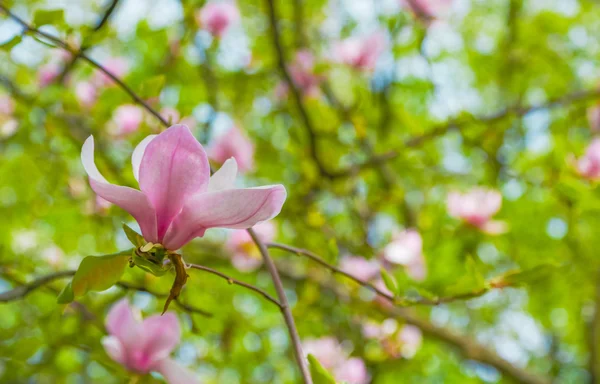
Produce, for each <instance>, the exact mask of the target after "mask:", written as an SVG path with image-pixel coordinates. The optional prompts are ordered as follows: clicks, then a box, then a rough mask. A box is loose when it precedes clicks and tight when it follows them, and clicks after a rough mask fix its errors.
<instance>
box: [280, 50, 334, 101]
mask: <svg viewBox="0 0 600 384" xmlns="http://www.w3.org/2000/svg"><path fill="white" fill-rule="evenodd" d="M314 67H315V58H314V56H313V54H312V53H311V52H310V51H308V50H306V49H303V50H300V51H298V52H296V57H295V58H294V62H293V63H292V64H291V65H290V67H289V71H290V76H291V77H292V81H293V82H294V84H295V85H296V87H298V89H299V90H300V91H301V92H302V93H304V94H305V95H308V96H315V95H317V94H318V93H319V84H320V83H321V81H322V80H323V78H322V77H321V76H318V75H315V74H314ZM283 86H284V87H285V89H281V90H278V93H279V95H281V93H282V92H283V91H285V93H286V94H287V87H286V86H285V84H284V85H283Z"/></svg>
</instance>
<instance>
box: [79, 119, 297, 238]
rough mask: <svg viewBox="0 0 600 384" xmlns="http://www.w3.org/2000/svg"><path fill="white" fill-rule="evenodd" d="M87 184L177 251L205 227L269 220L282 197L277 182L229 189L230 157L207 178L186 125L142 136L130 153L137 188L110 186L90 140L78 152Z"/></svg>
mask: <svg viewBox="0 0 600 384" xmlns="http://www.w3.org/2000/svg"><path fill="white" fill-rule="evenodd" d="M81 161H82V162H83V166H84V168H85V171H86V173H87V174H88V176H89V178H90V185H91V187H92V189H93V190H94V192H96V194H98V195H99V196H100V197H102V198H104V199H106V200H108V201H110V202H111V203H113V204H115V205H118V206H119V207H121V208H123V209H124V210H126V211H127V212H129V213H130V214H131V215H132V216H133V217H134V218H135V219H136V221H137V222H138V224H139V226H140V229H141V231H142V235H143V236H144V238H145V239H146V241H148V242H152V243H159V244H162V245H163V246H164V247H165V248H166V249H168V250H176V249H179V248H181V247H182V246H184V245H185V244H186V243H188V242H189V241H191V240H192V239H194V238H196V237H201V236H203V235H204V232H205V231H206V230H207V229H209V228H214V227H221V228H232V229H245V228H250V227H252V226H253V225H255V224H257V223H259V222H261V221H265V220H269V219H272V218H273V217H275V216H277V215H278V214H279V212H280V211H281V207H282V206H283V203H284V201H285V198H286V190H285V188H284V187H283V186H282V185H270V186H264V187H257V188H244V189H237V188H234V184H235V177H236V174H237V163H236V161H235V159H229V160H227V161H225V163H224V164H223V166H222V167H221V169H219V170H218V171H217V172H215V173H214V174H213V175H212V176H210V165H209V163H208V158H207V157H206V153H205V152H204V149H203V148H202V145H200V143H199V142H198V141H197V140H196V138H195V137H194V136H193V135H192V133H191V132H190V130H189V128H188V127H186V126H185V125H174V126H172V127H170V128H169V129H167V130H166V131H164V132H162V133H160V134H159V135H150V136H148V137H146V138H145V139H144V140H142V142H141V143H140V144H139V145H138V146H137V147H136V148H135V150H134V151H133V155H132V156H131V163H132V166H133V175H134V176H135V178H136V180H138V182H139V185H140V189H141V190H136V189H133V188H129V187H124V186H119V185H114V184H110V183H109V182H108V181H106V179H105V178H104V177H103V176H102V175H101V174H100V172H99V171H98V168H97V167H96V164H95V163H94V138H93V137H92V136H90V137H89V138H88V139H87V140H86V141H85V143H84V144H83V148H82V150H81Z"/></svg>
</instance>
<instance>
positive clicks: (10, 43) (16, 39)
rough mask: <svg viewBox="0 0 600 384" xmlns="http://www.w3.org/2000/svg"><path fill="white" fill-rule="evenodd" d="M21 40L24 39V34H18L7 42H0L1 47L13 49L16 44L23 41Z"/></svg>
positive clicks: (8, 49)
mask: <svg viewBox="0 0 600 384" xmlns="http://www.w3.org/2000/svg"><path fill="white" fill-rule="evenodd" d="M21 40H23V36H22V35H16V36H14V37H13V38H12V39H10V40H8V41H7V42H5V43H2V44H0V48H2V49H3V50H5V51H7V52H8V51H10V50H11V49H13V48H14V46H15V45H17V44H19V43H20V42H21Z"/></svg>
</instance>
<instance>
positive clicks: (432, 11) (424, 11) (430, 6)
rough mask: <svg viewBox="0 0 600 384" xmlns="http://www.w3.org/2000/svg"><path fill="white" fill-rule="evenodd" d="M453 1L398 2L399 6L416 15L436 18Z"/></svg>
mask: <svg viewBox="0 0 600 384" xmlns="http://www.w3.org/2000/svg"><path fill="white" fill-rule="evenodd" d="M453 1H454V0H400V4H401V5H402V6H405V7H407V8H410V9H411V10H412V11H413V12H415V13H416V14H418V15H423V16H425V17H428V18H437V17H440V16H441V15H442V13H444V12H445V11H446V10H447V9H448V8H449V7H450V5H452V2H453Z"/></svg>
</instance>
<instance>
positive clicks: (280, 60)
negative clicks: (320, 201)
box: [266, 0, 333, 178]
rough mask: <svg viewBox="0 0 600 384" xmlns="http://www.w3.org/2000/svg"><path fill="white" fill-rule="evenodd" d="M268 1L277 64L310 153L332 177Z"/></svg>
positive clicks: (321, 168) (273, 0)
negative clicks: (297, 86) (323, 158)
mask: <svg viewBox="0 0 600 384" xmlns="http://www.w3.org/2000/svg"><path fill="white" fill-rule="evenodd" d="M266 2H267V7H268V9H269V21H270V24H271V36H272V38H273V45H274V46H275V51H276V53H277V65H278V67H279V71H280V72H281V75H282V77H283V79H284V81H285V83H286V85H287V87H288V89H289V90H290V93H291V94H292V97H293V99H294V101H295V102H296V107H297V108H298V112H299V113H300V118H301V119H302V122H303V124H304V126H305V127H306V132H307V133H308V144H309V149H310V155H311V157H312V158H313V160H314V162H315V165H316V166H317V168H318V170H319V173H320V174H321V175H323V176H325V177H328V178H332V176H333V174H332V173H331V172H329V171H328V170H327V168H325V165H324V164H323V163H322V162H321V160H320V158H319V153H318V152H319V151H318V147H317V146H318V145H317V134H316V130H315V127H314V125H313V123H312V120H311V119H310V117H309V115H308V111H307V110H306V108H305V107H304V103H303V102H302V95H301V94H300V91H299V90H298V88H296V84H294V81H293V80H292V77H291V76H290V73H289V71H288V68H287V64H286V62H285V53H284V51H283V46H282V44H281V36H280V34H279V29H278V27H277V10H276V8H275V0H266Z"/></svg>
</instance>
